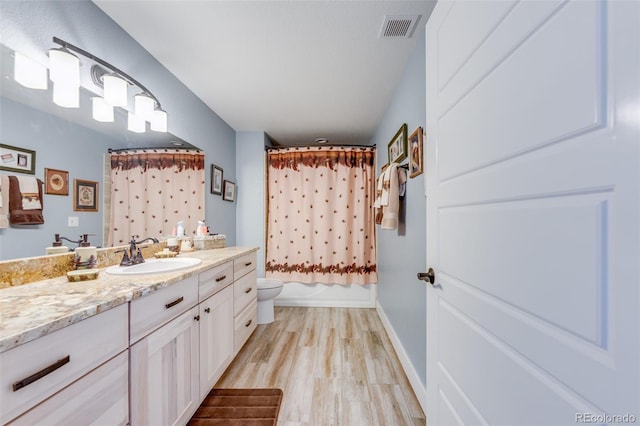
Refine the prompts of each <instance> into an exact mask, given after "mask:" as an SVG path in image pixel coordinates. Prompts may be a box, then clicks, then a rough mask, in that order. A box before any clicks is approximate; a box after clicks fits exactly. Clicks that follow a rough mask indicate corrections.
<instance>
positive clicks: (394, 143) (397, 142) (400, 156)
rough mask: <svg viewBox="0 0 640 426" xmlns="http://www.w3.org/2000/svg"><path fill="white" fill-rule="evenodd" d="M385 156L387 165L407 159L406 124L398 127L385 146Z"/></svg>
mask: <svg viewBox="0 0 640 426" xmlns="http://www.w3.org/2000/svg"><path fill="white" fill-rule="evenodd" d="M387 155H388V158H389V164H391V163H399V162H401V161H402V160H404V159H405V158H407V123H405V124H403V125H402V126H401V127H400V129H399V130H398V131H397V132H396V134H395V135H394V136H393V138H392V139H391V142H389V145H387Z"/></svg>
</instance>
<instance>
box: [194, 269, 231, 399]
mask: <svg viewBox="0 0 640 426" xmlns="http://www.w3.org/2000/svg"><path fill="white" fill-rule="evenodd" d="M232 283H233V262H232V261H229V262H225V263H223V264H222V265H219V266H216V267H215V268H211V269H209V270H208V271H204V272H202V273H201V274H200V276H199V288H198V295H199V299H198V300H199V301H200V304H199V313H200V398H201V399H204V397H205V396H206V395H207V394H208V393H209V391H210V390H211V388H213V386H214V385H215V384H216V382H217V381H218V379H219V378H220V376H222V373H224V370H225V369H226V368H227V367H228V366H229V364H231V361H232V360H233V356H234V352H233V286H232V285H231V284H232Z"/></svg>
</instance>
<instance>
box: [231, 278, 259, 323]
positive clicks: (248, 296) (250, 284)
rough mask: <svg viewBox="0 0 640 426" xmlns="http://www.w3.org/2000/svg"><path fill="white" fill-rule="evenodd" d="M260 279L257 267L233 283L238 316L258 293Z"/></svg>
mask: <svg viewBox="0 0 640 426" xmlns="http://www.w3.org/2000/svg"><path fill="white" fill-rule="evenodd" d="M257 286H258V279H257V277H256V271H255V269H254V270H253V271H251V272H249V273H248V274H247V275H245V276H243V277H242V278H240V279H239V280H237V281H236V282H235V283H233V312H234V316H237V315H238V314H239V313H240V311H242V310H243V309H244V308H245V307H246V306H247V305H248V304H249V302H251V301H252V300H253V299H256V298H257V297H258V294H257V291H258V289H257Z"/></svg>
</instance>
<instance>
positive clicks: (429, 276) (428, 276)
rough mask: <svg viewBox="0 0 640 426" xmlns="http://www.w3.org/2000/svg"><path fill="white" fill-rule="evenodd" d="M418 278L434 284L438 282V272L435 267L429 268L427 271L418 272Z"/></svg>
mask: <svg viewBox="0 0 640 426" xmlns="http://www.w3.org/2000/svg"><path fill="white" fill-rule="evenodd" d="M418 279H419V280H422V281H428V282H429V284H431V285H433V284H434V283H435V282H436V273H435V271H434V270H433V268H429V270H428V271H427V272H418Z"/></svg>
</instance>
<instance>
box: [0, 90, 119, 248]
mask: <svg viewBox="0 0 640 426" xmlns="http://www.w3.org/2000/svg"><path fill="white" fill-rule="evenodd" d="M0 123H2V134H1V135H0V142H3V143H7V144H9V145H14V146H18V147H21V148H25V149H30V150H34V151H36V169H37V170H36V177H38V178H40V179H42V180H44V179H43V175H44V168H45V167H46V168H49V169H61V170H66V171H68V172H69V195H68V196H61V195H46V194H43V202H44V210H43V213H44V218H45V223H44V224H42V225H24V226H18V227H10V228H6V229H0V236H1V238H2V243H1V244H0V259H15V258H18V257H31V256H36V255H44V254H45V247H48V246H50V245H51V243H52V242H53V239H54V234H61V235H63V236H65V237H67V238H70V239H73V240H77V239H78V236H79V234H81V233H82V234H95V236H91V237H90V238H89V241H91V243H93V244H95V245H102V220H103V214H104V209H102V208H101V209H99V211H98V212H77V211H73V179H83V180H91V181H96V182H101V181H102V174H103V168H102V167H101V166H102V164H103V162H104V153H105V152H107V149H108V148H110V147H111V148H115V147H118V146H117V144H116V141H114V140H113V139H111V138H109V137H108V136H105V135H104V134H101V133H97V132H95V131H92V130H89V129H87V128H86V127H82V126H78V125H77V124H73V123H71V122H69V121H66V120H60V119H58V118H57V117H54V116H51V115H49V114H46V113H43V112H41V111H38V110H35V109H33V108H30V107H28V106H25V105H23V104H20V103H17V102H13V101H11V100H9V99H6V98H3V97H0ZM7 174H13V173H7ZM102 191H103V187H102V185H101V184H100V185H98V193H99V196H100V197H101V196H102ZM68 216H76V217H78V219H79V224H80V226H79V227H77V228H69V227H67V217H68ZM65 245H66V246H67V247H75V246H74V245H73V244H71V243H65Z"/></svg>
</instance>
